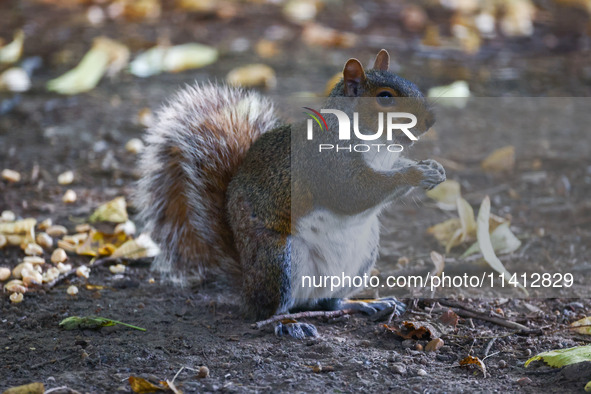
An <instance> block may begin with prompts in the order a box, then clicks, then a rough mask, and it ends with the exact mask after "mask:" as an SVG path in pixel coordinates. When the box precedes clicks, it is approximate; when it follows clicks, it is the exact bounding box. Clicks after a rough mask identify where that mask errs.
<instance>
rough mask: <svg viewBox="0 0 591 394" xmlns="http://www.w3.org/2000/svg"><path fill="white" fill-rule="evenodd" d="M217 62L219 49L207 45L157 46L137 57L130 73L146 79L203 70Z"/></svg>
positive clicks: (131, 65) (132, 63)
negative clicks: (163, 73)
mask: <svg viewBox="0 0 591 394" xmlns="http://www.w3.org/2000/svg"><path fill="white" fill-rule="evenodd" d="M217 60H218V51H217V49H215V48H213V47H210V46H207V45H202V44H197V43H188V44H182V45H177V46H173V47H168V46H156V47H153V48H151V49H148V50H147V51H146V52H144V53H142V54H140V55H139V56H138V57H136V58H135V59H134V60H133V61H132V62H131V64H130V72H131V73H132V74H133V75H135V76H137V77H142V78H145V77H149V76H152V75H156V74H160V73H162V72H179V71H184V70H190V69H195V68H201V67H205V66H207V65H209V64H212V63H215V62H216V61H217Z"/></svg>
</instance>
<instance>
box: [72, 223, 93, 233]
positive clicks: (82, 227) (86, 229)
mask: <svg viewBox="0 0 591 394" xmlns="http://www.w3.org/2000/svg"><path fill="white" fill-rule="evenodd" d="M90 230H92V227H90V224H88V223H84V224H79V225H77V226H76V232H77V233H87V232H89V231H90Z"/></svg>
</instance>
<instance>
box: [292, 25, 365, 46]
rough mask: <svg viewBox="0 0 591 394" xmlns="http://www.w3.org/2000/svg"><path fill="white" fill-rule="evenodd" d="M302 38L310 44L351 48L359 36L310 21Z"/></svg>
mask: <svg viewBox="0 0 591 394" xmlns="http://www.w3.org/2000/svg"><path fill="white" fill-rule="evenodd" d="M302 39H303V40H304V42H305V43H306V44H308V45H313V46H323V47H338V48H351V47H352V46H354V45H355V43H356V42H357V36H356V35H354V34H352V33H346V32H342V31H338V30H335V29H331V28H329V27H325V26H321V25H319V24H316V23H310V24H308V25H306V26H305V27H304V30H303V32H302Z"/></svg>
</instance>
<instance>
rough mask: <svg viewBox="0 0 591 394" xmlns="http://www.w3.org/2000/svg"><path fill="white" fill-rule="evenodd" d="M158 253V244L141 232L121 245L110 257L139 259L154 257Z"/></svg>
mask: <svg viewBox="0 0 591 394" xmlns="http://www.w3.org/2000/svg"><path fill="white" fill-rule="evenodd" d="M158 253H160V249H159V248H158V246H157V245H156V244H155V243H154V241H152V239H151V238H150V237H149V236H148V235H147V234H141V235H140V236H139V237H137V238H136V239H132V240H129V241H127V242H125V243H124V244H123V245H121V246H120V247H119V248H118V249H117V250H115V251H114V252H113V254H112V255H111V257H112V258H126V259H141V258H144V257H154V256H156V255H157V254H158Z"/></svg>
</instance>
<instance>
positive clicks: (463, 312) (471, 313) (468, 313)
mask: <svg viewBox="0 0 591 394" xmlns="http://www.w3.org/2000/svg"><path fill="white" fill-rule="evenodd" d="M437 301H438V302H439V303H440V304H442V305H445V306H449V307H452V308H456V309H457V310H455V311H454V312H455V313H457V314H458V315H459V316H461V317H468V318H473V319H478V320H484V321H487V322H489V323H494V324H496V325H498V326H502V327H507V328H512V329H514V330H517V331H518V332H521V333H525V334H532V333H534V331H533V330H532V329H530V328H529V327H526V326H524V325H523V324H519V323H517V322H514V321H511V320H507V319H504V318H502V317H496V316H489V315H487V314H486V313H483V312H479V311H476V310H474V309H471V308H469V307H467V306H464V305H461V304H459V303H457V302H455V301H451V300H445V299H442V300H437Z"/></svg>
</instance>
